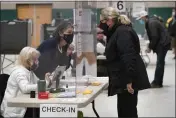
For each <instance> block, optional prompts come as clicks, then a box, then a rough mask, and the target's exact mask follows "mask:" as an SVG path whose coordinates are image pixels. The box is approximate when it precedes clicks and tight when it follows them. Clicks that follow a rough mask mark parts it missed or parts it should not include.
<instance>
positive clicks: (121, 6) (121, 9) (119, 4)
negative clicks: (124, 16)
mask: <svg viewBox="0 0 176 118" xmlns="http://www.w3.org/2000/svg"><path fill="white" fill-rule="evenodd" d="M116 8H117V10H118V11H119V12H125V11H126V6H125V2H123V1H118V2H117V4H116Z"/></svg>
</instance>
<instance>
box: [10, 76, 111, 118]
mask: <svg viewBox="0 0 176 118" xmlns="http://www.w3.org/2000/svg"><path fill="white" fill-rule="evenodd" d="M90 80H91V79H90ZM94 80H96V81H99V82H100V83H101V84H100V85H99V86H87V87H86V89H91V90H93V91H92V93H91V94H87V95H83V94H77V96H76V97H75V98H49V99H42V100H40V99H38V98H30V95H29V94H23V95H20V96H17V97H16V98H10V99H8V100H7V105H8V106H9V107H27V108H40V104H67V105H77V107H78V108H84V107H86V106H87V105H88V104H90V103H92V109H93V111H94V113H95V115H96V116H97V117H98V118H99V114H98V113H97V111H96V109H95V98H96V97H97V96H98V95H99V94H100V93H101V92H102V91H103V90H104V88H106V87H107V86H108V77H96V78H95V79H94Z"/></svg>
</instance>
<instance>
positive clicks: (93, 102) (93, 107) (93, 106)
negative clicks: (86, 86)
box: [92, 100, 100, 118]
mask: <svg viewBox="0 0 176 118" xmlns="http://www.w3.org/2000/svg"><path fill="white" fill-rule="evenodd" d="M92 109H93V111H94V113H95V115H96V117H97V118H100V116H99V114H98V113H97V111H96V109H95V101H94V100H93V101H92Z"/></svg>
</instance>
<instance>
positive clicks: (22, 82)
mask: <svg viewBox="0 0 176 118" xmlns="http://www.w3.org/2000/svg"><path fill="white" fill-rule="evenodd" d="M37 81H38V78H37V77H36V76H35V74H34V73H33V72H31V71H29V70H27V69H26V68H24V67H23V66H16V67H14V69H13V71H12V72H11V74H10V77H9V80H8V82H7V88H6V91H5V94H4V99H3V101H2V104H1V113H2V115H3V116H4V117H20V118H21V117H24V115H25V113H26V108H21V107H8V106H7V100H8V99H9V98H14V97H16V96H17V95H20V94H25V93H30V91H36V90H37ZM47 84H48V83H47Z"/></svg>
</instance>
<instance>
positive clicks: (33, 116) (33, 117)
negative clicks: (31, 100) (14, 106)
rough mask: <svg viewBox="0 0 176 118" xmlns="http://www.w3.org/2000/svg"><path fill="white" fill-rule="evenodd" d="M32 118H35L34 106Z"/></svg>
mask: <svg viewBox="0 0 176 118" xmlns="http://www.w3.org/2000/svg"><path fill="white" fill-rule="evenodd" d="M32 118H36V108H33V113H32Z"/></svg>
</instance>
